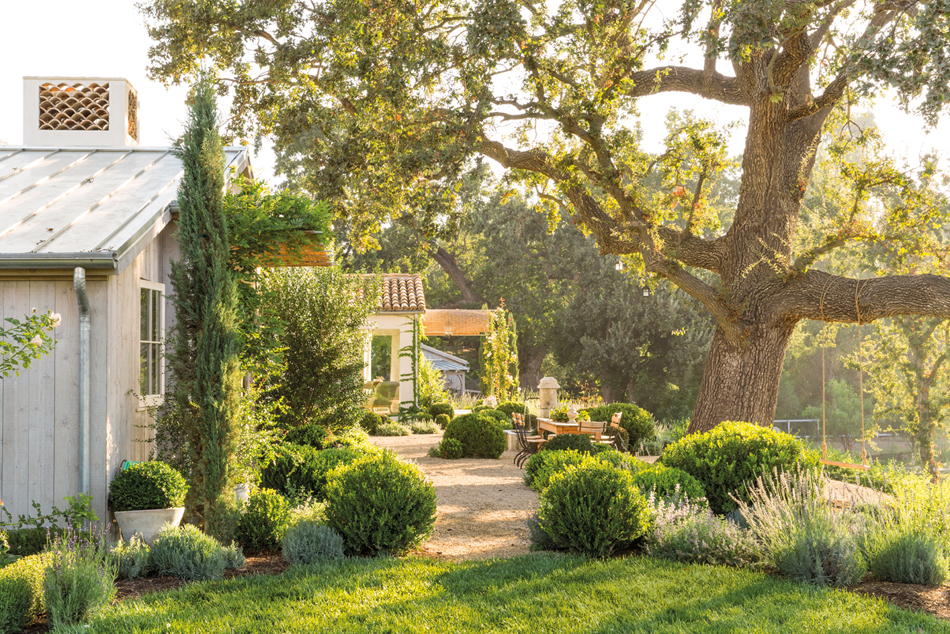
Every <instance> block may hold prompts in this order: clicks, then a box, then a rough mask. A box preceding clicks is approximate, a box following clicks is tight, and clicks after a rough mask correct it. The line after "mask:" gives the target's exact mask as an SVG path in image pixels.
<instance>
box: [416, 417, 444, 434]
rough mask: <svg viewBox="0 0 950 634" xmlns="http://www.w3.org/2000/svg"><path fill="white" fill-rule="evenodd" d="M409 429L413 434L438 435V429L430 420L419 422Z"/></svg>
mask: <svg viewBox="0 0 950 634" xmlns="http://www.w3.org/2000/svg"><path fill="white" fill-rule="evenodd" d="M409 429H410V430H412V433H414V434H437V433H439V427H438V425H436V424H435V422H433V421H431V420H419V421H416V422H414V423H412V424H411V425H409Z"/></svg>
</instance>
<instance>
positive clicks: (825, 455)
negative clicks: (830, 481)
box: [818, 275, 868, 471]
mask: <svg viewBox="0 0 950 634" xmlns="http://www.w3.org/2000/svg"><path fill="white" fill-rule="evenodd" d="M830 282H831V276H830V275H829V276H828V279H827V280H825V285H824V287H823V288H822V289H821V299H820V300H819V303H818V309H819V310H820V311H821V464H824V465H832V466H835V467H848V468H850V469H860V470H862V471H867V470H868V466H867V461H868V458H867V456H868V454H867V446H866V444H865V443H866V442H867V441H866V440H865V432H864V365H863V361H862V359H861V309H860V308H859V307H858V292H859V291H860V289H861V280H860V279H858V280H857V283H856V284H855V287H854V310H855V313H856V314H857V320H858V390H859V391H860V399H861V464H851V463H849V462H835V461H833V460H828V445H827V442H826V437H825V348H826V347H827V344H826V343H825V323H827V320H826V319H825V295H826V294H827V293H828V284H829V283H830Z"/></svg>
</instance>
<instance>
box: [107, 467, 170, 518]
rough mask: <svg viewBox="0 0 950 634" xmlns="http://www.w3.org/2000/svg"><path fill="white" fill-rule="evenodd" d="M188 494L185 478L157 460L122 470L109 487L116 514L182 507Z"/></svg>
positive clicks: (110, 498)
mask: <svg viewBox="0 0 950 634" xmlns="http://www.w3.org/2000/svg"><path fill="white" fill-rule="evenodd" d="M187 492H188V485H187V484H186V483H185V478H184V477H182V475H181V474H180V473H178V471H176V470H175V469H174V468H173V467H171V466H170V465H167V464H165V463H164V462H159V461H157V460H152V461H149V462H140V463H138V464H134V465H132V466H130V467H129V468H128V469H124V470H122V471H120V472H119V473H118V475H116V476H115V477H114V478H113V479H112V482H111V483H110V484H109V500H110V501H111V502H112V507H113V509H115V510H116V511H141V510H144V509H167V508H172V507H178V506H182V505H183V504H184V503H185V494H186V493H187Z"/></svg>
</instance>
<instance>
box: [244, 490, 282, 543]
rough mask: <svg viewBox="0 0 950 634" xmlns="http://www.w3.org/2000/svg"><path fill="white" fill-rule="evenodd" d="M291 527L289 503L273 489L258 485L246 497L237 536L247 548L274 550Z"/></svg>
mask: <svg viewBox="0 0 950 634" xmlns="http://www.w3.org/2000/svg"><path fill="white" fill-rule="evenodd" d="M288 528H290V503H289V502H288V501H287V498H285V497H284V496H282V495H281V494H280V493H278V492H277V491H274V490H273V489H258V490H256V491H254V492H253V493H251V495H250V496H249V497H248V500H247V509H246V510H245V511H244V515H242V516H241V520H240V521H239V522H238V528H237V540H238V542H239V543H240V544H241V546H243V547H244V548H245V549H246V550H248V551H250V552H259V553H273V552H277V551H278V550H280V544H281V541H283V539H284V535H285V534H286V533H287V529H288Z"/></svg>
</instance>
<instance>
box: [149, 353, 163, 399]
mask: <svg viewBox="0 0 950 634" xmlns="http://www.w3.org/2000/svg"><path fill="white" fill-rule="evenodd" d="M149 347H150V348H151V353H152V356H151V363H152V380H151V381H150V387H151V392H150V393H151V394H161V393H162V389H161V373H160V370H161V368H162V363H161V357H159V354H160V353H161V350H160V348H161V345H160V344H157V343H152V344H149Z"/></svg>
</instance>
